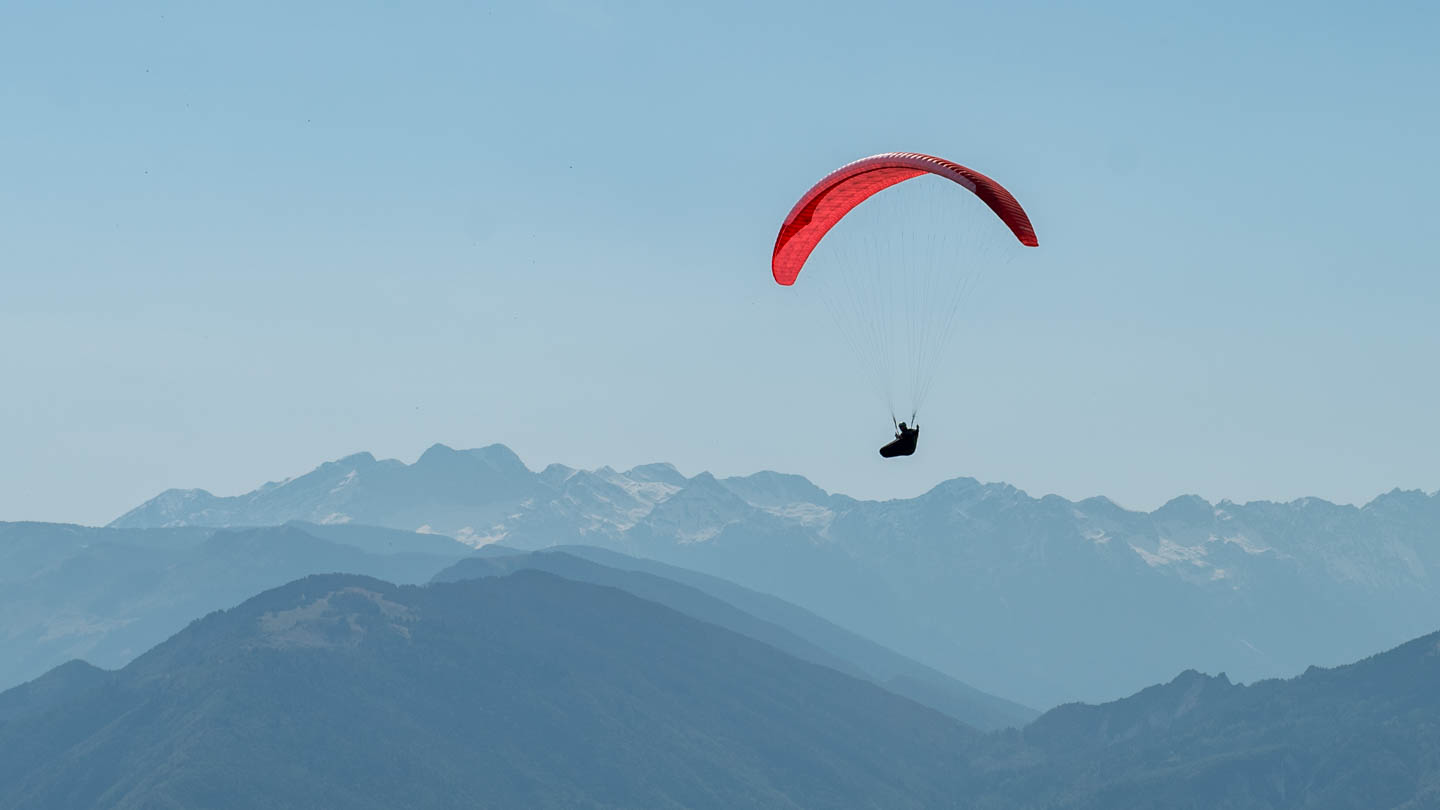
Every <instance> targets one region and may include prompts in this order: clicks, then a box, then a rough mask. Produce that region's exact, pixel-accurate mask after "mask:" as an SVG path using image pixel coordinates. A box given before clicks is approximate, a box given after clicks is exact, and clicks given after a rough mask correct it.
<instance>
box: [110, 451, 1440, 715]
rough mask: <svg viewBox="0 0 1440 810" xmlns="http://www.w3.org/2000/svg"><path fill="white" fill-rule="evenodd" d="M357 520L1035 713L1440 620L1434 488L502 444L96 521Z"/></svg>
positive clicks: (1380, 645) (1296, 657) (1371, 642)
mask: <svg viewBox="0 0 1440 810" xmlns="http://www.w3.org/2000/svg"><path fill="white" fill-rule="evenodd" d="M292 520H304V521H310V522H313V523H315V524H317V525H330V526H334V525H347V524H373V525H377V526H386V527H391V528H396V529H404V530H407V531H412V532H426V533H438V534H443V535H447V536H450V537H453V538H455V539H457V540H460V541H462V542H465V543H468V544H471V545H476V546H483V545H486V544H491V543H502V544H503V545H505V546H508V547H512V548H516V549H540V548H546V547H550V546H560V545H575V544H584V545H589V546H599V547H603V548H608V549H612V550H615V551H619V552H623V553H625V554H629V555H632V556H638V557H645V558H649V559H653V560H657V561H661V562H666V563H670V564H673V565H678V566H681V567H684V568H687V569H693V570H696V571H700V572H704V573H708V574H712V575H715V576H719V577H722V578H724V579H727V580H730V581H733V582H735V583H737V584H739V585H742V586H745V587H748V588H751V589H754V590H757V591H761V592H764V593H769V594H773V595H775V596H778V597H780V598H783V599H785V600H787V601H789V602H793V603H795V604H797V605H799V606H801V607H803V608H806V609H808V610H810V611H813V612H814V613H817V614H819V615H821V616H824V617H825V618H826V619H829V620H831V621H833V622H835V623H837V624H839V625H840V626H842V627H845V628H846V629H848V630H851V631H854V632H857V633H859V634H860V635H862V636H865V637H868V638H871V639H874V640H875V641H877V642H879V643H881V644H883V645H885V646H887V647H890V648H892V649H894V650H896V651H897V652H899V653H901V654H904V655H906V656H908V657H910V658H913V659H915V660H918V661H920V662H922V663H924V664H926V665H928V666H931V667H934V668H935V669H937V670H940V671H941V672H944V673H946V674H947V675H949V676H952V677H954V678H957V679H959V680H962V681H964V682H966V683H970V684H973V685H975V686H976V687H978V688H980V689H982V690H984V691H986V692H989V693H992V694H1000V695H1004V696H1005V697H1007V698H1011V699H1014V700H1017V701H1019V702H1020V703H1024V704H1028V705H1032V706H1053V705H1057V704H1059V703H1063V702H1068V701H1073V700H1090V701H1095V700H1104V699H1111V698H1115V697H1119V696H1122V695H1125V694H1128V693H1130V692H1133V691H1134V690H1136V689H1139V688H1142V687H1144V686H1145V685H1147V684H1150V683H1155V682H1158V681H1163V680H1166V679H1168V678H1169V677H1171V676H1172V675H1173V673H1175V672H1177V671H1181V670H1184V669H1187V668H1197V669H1206V670H1210V671H1226V672H1229V673H1230V674H1231V675H1232V676H1234V677H1237V678H1239V679H1242V680H1245V681H1250V680H1256V679H1260V678H1269V677H1278V676H1285V675H1291V674H1294V673H1297V672H1300V671H1302V670H1303V669H1304V668H1305V667H1306V666H1308V665H1310V664H1315V663H1318V664H1322V665H1331V664H1338V663H1341V662H1344V661H1347V660H1354V659H1356V658H1360V657H1362V656H1364V655H1367V654H1370V653H1372V652H1374V651H1375V650H1379V649H1384V648H1386V647H1389V646H1393V645H1395V644H1398V643H1400V642H1402V641H1403V640H1405V639H1406V638H1411V637H1414V636H1417V635H1419V634H1421V633H1424V632H1426V631H1428V630H1430V629H1432V628H1433V627H1435V626H1437V625H1440V581H1437V578H1436V572H1440V496H1437V495H1436V494H1426V493H1423V492H1419V491H1401V490H1396V491H1393V492H1390V493H1387V494H1385V495H1382V496H1380V497H1378V498H1376V499H1375V500H1373V501H1372V502H1370V503H1368V504H1366V505H1364V506H1361V507H1355V506H1346V505H1337V504H1333V503H1328V502H1326V501H1323V500H1319V499H1314V498H1304V499H1300V500H1296V501H1292V502H1289V503H1272V502H1266V501H1259V502H1252V503H1245V504H1237V503H1232V502H1229V501H1221V502H1220V503H1218V504H1212V503H1209V502H1206V501H1205V500H1203V499H1201V498H1199V497H1196V496H1181V497H1177V498H1175V499H1174V500H1172V501H1170V502H1169V503H1167V504H1165V505H1164V506H1162V507H1161V508H1159V509H1157V510H1155V511H1153V512H1148V513H1147V512H1137V511H1132V510H1127V509H1124V508H1121V507H1120V506H1118V505H1116V504H1115V503H1113V502H1111V501H1109V500H1107V499H1105V498H1103V497H1095V498H1088V499H1085V500H1082V501H1070V500H1067V499H1064V498H1061V497H1058V496H1055V495H1046V496H1044V497H1039V498H1036V497H1032V496H1030V495H1028V494H1027V493H1025V492H1023V491H1021V490H1019V489H1016V488H1015V487H1013V486H1009V485H1006V484H985V483H980V482H977V481H975V480H973V479H969V478H957V479H953V480H950V481H945V482H943V483H941V484H939V485H938V486H936V487H935V488H933V489H932V490H930V491H929V492H926V493H924V494H922V495H920V496H917V497H914V498H909V499H900V500H891V501H864V500H857V499H854V498H849V497H846V496H844V495H838V494H830V493H827V492H825V491H823V490H821V489H820V488H818V487H816V486H814V485H813V484H811V483H810V482H809V481H808V480H806V479H805V478H803V477H800V476H796V475H786V474H781V473H775V472H761V473H756V474H754V475H749V476H743V477H731V478H723V479H720V478H716V477H714V476H712V475H710V474H708V473H700V474H698V475H694V476H685V475H683V474H681V473H680V472H679V471H678V470H676V469H675V468H674V467H673V466H670V465H668V464H649V465H644V466H640V467H636V468H634V469H631V470H627V471H625V472H618V471H615V470H612V469H610V468H608V467H602V468H600V469H598V470H577V469H573V468H569V467H565V466H561V465H551V466H549V467H546V468H545V469H543V470H541V471H539V472H534V471H532V470H530V469H529V468H528V467H527V466H526V465H525V464H524V463H523V462H522V461H521V460H520V459H519V458H518V457H517V456H516V455H515V454H514V453H513V452H511V451H510V450H509V449H507V448H505V447H504V446H501V445H492V446H490V447H486V448H481V449H476V450H463V451H459V450H452V449H450V448H448V447H445V446H443V445H436V446H434V447H431V448H430V449H429V450H427V451H426V452H425V453H424V454H423V455H422V456H421V457H420V458H419V459H418V460H417V461H416V462H415V463H414V464H404V463H402V462H399V461H395V460H383V461H382V460H377V459H375V458H374V457H373V456H371V455H370V454H368V453H360V454H356V455H352V456H348V457H346V458H343V459H340V460H338V461H334V462H329V463H326V464H322V465H321V466H320V467H318V468H317V469H315V470H313V471H311V472H310V473H307V474H305V475H302V476H299V477H296V478H293V479H287V480H284V481H279V482H273V483H269V484H266V485H264V486H262V487H260V488H259V489H257V490H255V491H253V492H250V493H247V494H244V495H239V496H233V497H217V496H214V495H211V494H209V493H207V492H204V491H202V490H171V491H167V492H165V493H162V494H160V495H159V496H157V497H156V498H154V499H152V500H150V501H148V502H146V503H145V504H142V505H140V506H139V507H137V508H136V509H134V510H132V511H130V512H128V513H126V514H125V515H123V516H121V517H120V518H118V519H117V520H116V521H114V523H112V524H111V525H112V527H115V528H124V529H134V528H142V527H148V528H167V527H168V528H171V529H179V528H186V527H197V526H209V527H240V526H260V525H275V524H281V523H285V522H286V521H292Z"/></svg>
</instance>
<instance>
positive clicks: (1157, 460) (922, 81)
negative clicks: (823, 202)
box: [0, 2, 1440, 523]
mask: <svg viewBox="0 0 1440 810" xmlns="http://www.w3.org/2000/svg"><path fill="white" fill-rule="evenodd" d="M1375 5H1380V4H1375ZM881 8H882V7H881V6H879V5H875V4H847V3H813V4H770V3H754V4H746V3H734V2H726V3H723V4H722V3H712V4H704V5H701V4H670V3H625V4H609V5H602V4H573V3H565V2H551V3H522V4H514V5H494V6H486V5H482V4H449V3H427V4H367V3H338V2H337V3H301V4H293V3H264V2H251V3H244V4H238V3H236V4H223V5H221V4H193V3H145V2H137V3H130V4H124V7H123V8H122V7H121V6H118V5H114V4H80V3H11V4H9V5H7V6H6V7H5V10H4V11H3V18H4V20H3V24H0V104H3V109H4V110H5V114H4V121H5V124H4V126H0V254H3V256H0V282H3V286H0V380H3V386H0V389H3V392H4V393H3V396H0V409H3V413H0V416H3V421H0V447H3V454H4V458H5V463H4V464H3V465H0V519H11V520H20V519H39V520H63V521H77V522H91V523H93V522H104V521H107V520H109V519H111V518H112V517H114V516H115V515H117V514H119V513H120V512H122V511H124V510H125V509H127V508H129V507H130V506H132V505H134V504H135V503H138V502H139V501H140V500H142V499H144V498H146V497H149V496H151V495H154V494H155V493H156V492H158V491H160V490H162V489H164V488H167V487H172V486H174V487H192V486H193V487H204V488H207V489H210V490H211V491H213V492H216V493H219V494H233V493H236V492H240V491H244V490H248V489H250V488H252V487H253V486H255V485H258V484H259V483H261V482H263V481H265V480H268V479H272V478H278V477H283V476H287V475H294V474H299V473H301V472H304V471H306V470H308V469H309V468H311V467H313V466H314V465H315V464H317V463H319V462H321V461H323V460H327V459H330V458H335V457H338V456H341V455H345V454H347V453H350V452H354V451H358V450H370V451H372V452H374V453H376V454H377V455H380V456H390V457H398V458H401V459H404V460H407V461H409V460H413V459H414V458H415V457H417V456H418V455H419V454H420V452H421V451H423V450H424V448H425V447H426V446H428V445H429V444H431V443H433V442H437V441H440V442H445V443H447V444H451V445H453V446H458V447H467V446H478V445H483V444H488V443H491V442H503V443H505V444H508V445H509V446H511V447H512V448H514V449H515V450H516V451H517V452H518V453H520V455H521V456H522V457H523V458H524V459H525V460H526V461H527V462H528V463H529V464H530V465H531V466H532V467H535V468H539V467H543V466H544V465H545V464H547V463H550V462H554V461H559V462H563V463H568V464H572V465H578V466H598V465H601V464H610V465H613V466H616V467H621V468H623V467H628V466H630V465H633V464H637V463H643V462H648V461H654V460H669V461H672V462H674V463H676V464H677V466H679V467H680V468H681V469H682V470H683V471H684V472H686V473H696V472H699V471H701V470H711V471H713V472H715V473H717V474H735V473H746V472H751V471H754V470H758V469H762V468H773V469H781V470H786V471H792V472H798V473H802V474H805V475H807V476H809V477H811V478H812V479H813V480H815V481H816V482H817V483H819V484H821V485H822V486H825V487H826V488H829V489H832V490H838V491H843V492H847V493H850V494H855V495H859V496H866V497H891V496H904V495H911V494H915V493H918V492H921V491H923V490H925V489H927V488H929V487H930V486H932V485H933V484H934V483H936V482H938V481H940V480H943V479H945V478H950V477H954V476H958V475H970V476H975V477H977V478H980V479H982V480H1005V481H1009V482H1011V483H1014V484H1016V485H1018V486H1020V487H1022V488H1024V489H1026V490H1028V491H1030V492H1032V493H1034V494H1042V493H1047V492H1057V493H1060V494H1062V495H1066V496H1069V497H1085V496H1089V495H1092V494H1106V495H1109V496H1110V497H1112V498H1114V499H1115V500H1116V501H1118V502H1120V503H1122V504H1124V505H1127V506H1134V507H1145V508H1150V507H1154V506H1156V505H1158V504H1159V503H1162V502H1163V501H1165V500H1167V499H1168V498H1169V497H1171V496H1173V495H1176V494H1179V493H1182V492H1195V493H1199V494H1201V495H1203V496H1205V497H1207V498H1211V499H1219V498H1231V499H1235V500H1249V499H1259V498H1277V499H1288V498H1292V497H1298V496H1301V495H1317V496H1321V497H1327V498H1331V499H1334V500H1340V501H1350V502H1355V501H1360V502H1363V501H1365V500H1368V499H1369V498H1370V497H1373V496H1374V495H1375V494H1377V493H1379V492H1381V491H1384V490H1388V489H1390V488H1392V487H1396V486H1400V487H1406V488H1415V487H1419V488H1424V489H1427V490H1433V489H1435V488H1437V487H1440V471H1437V468H1436V467H1435V464H1434V459H1435V458H1436V457H1437V455H1440V420H1437V419H1436V418H1435V415H1434V414H1435V403H1436V401H1437V399H1440V382H1437V376H1440V375H1436V374H1435V373H1434V365H1435V358H1436V357H1437V355H1440V326H1437V321H1436V318H1435V306H1436V302H1437V301H1440V280H1437V272H1436V271H1437V269H1440V267H1437V260H1436V255H1435V252H1434V246H1433V238H1432V236H1431V235H1432V234H1433V224H1432V223H1433V221H1434V219H1435V216H1436V213H1437V204H1436V202H1435V201H1434V189H1435V188H1436V186H1437V181H1440V166H1437V160H1436V157H1435V150H1434V144H1435V143H1436V139H1437V135H1440V113H1437V109H1440V104H1436V103H1435V101H1436V99H1435V84H1436V80H1437V78H1440V56H1437V53H1440V49H1437V48H1435V47H1434V41H1433V40H1434V34H1435V32H1436V31H1437V30H1440V14H1437V11H1436V10H1435V7H1434V6H1433V4H1425V3H1388V4H1383V7H1380V8H1376V7H1373V6H1372V5H1370V4H1360V3H1354V4H1335V3H1278V2H1277V3H1265V4H1248V3H1203V4H1199V3H1196V4H1179V3H1166V4H1153V3H1139V2H1134V3H1131V2H1108V3H1107V2H1095V3H1086V4H1040V3H1025V2H1007V3H994V4H968V5H967V4H938V3H937V4H925V3H912V4H887V5H886V6H885V8H886V9H888V10H886V11H883V12H882V11H880V9H881ZM890 150H903V151H922V152H931V153H934V154H939V155H943V156H946V157H950V158H952V159H954V160H957V161H959V162H962V163H965V164H967V165H970V166H973V167H974V168H976V169H979V170H980V171H983V172H985V173H987V174H990V175H991V176H993V177H995V178H997V179H1000V180H1001V181H1002V182H1004V183H1005V184H1006V185H1007V186H1008V187H1009V188H1010V189H1011V190H1012V191H1013V192H1014V193H1015V194H1016V195H1017V196H1018V197H1019V198H1020V199H1021V200H1022V201H1023V202H1024V203H1025V205H1026V208H1027V209H1028V210H1029V211H1030V213H1031V217H1032V219H1033V220H1034V222H1035V225H1036V229H1037V231H1038V232H1039V234H1040V240H1041V247H1040V248H1039V249H1038V250H1036V251H1031V252H1028V253H1027V254H1026V255H1025V256H1024V257H1023V259H1021V260H1018V261H1016V262H1015V263H1013V264H1011V265H1010V266H1008V267H1006V268H1005V271H1004V272H1003V273H1000V274H991V275H989V276H987V277H986V279H985V283H984V286H983V287H982V289H981V290H980V293H979V297H978V298H977V299H976V300H975V301H974V302H973V306H971V307H970V308H969V310H968V313H969V315H968V318H967V322H966V323H965V325H964V327H963V329H962V331H961V332H960V336H959V340H958V341H957V342H956V344H955V345H954V346H952V348H951V351H950V355H949V357H948V359H947V367H946V371H945V373H944V375H943V379H942V381H941V383H940V384H939V385H938V386H937V388H936V390H935V392H934V393H933V394H932V395H931V398H930V401H929V405H928V411H929V414H928V418H927V420H926V421H925V425H926V428H927V431H926V436H925V442H924V444H923V446H922V448H921V454H920V455H917V456H916V457H915V458H913V459H911V460H909V461H908V462H906V463H904V464H894V463H885V462H882V461H881V460H880V459H879V458H878V457H877V456H875V451H874V448H875V446H878V444H880V443H881V442H882V441H883V440H884V439H885V437H886V435H887V432H888V424H887V416H886V415H885V414H884V413H883V412H877V410H876V406H875V404H874V400H873V398H872V397H871V396H870V395H869V393H868V390H867V388H866V387H865V384H864V382H863V380H862V379H861V378H860V376H859V375H858V374H857V373H855V372H854V370H853V369H852V368H851V367H850V366H851V365H852V361H851V358H850V357H848V356H847V355H846V354H845V353H844V352H843V351H841V350H839V349H838V348H837V346H836V345H835V336H834V330H833V326H832V325H831V324H830V323H829V322H828V320H827V317H826V315H825V314H824V313H823V312H818V311H816V310H815V309H814V308H813V307H808V306H806V305H804V303H803V301H800V300H799V299H797V297H796V296H795V295H791V294H790V293H793V292H796V291H794V290H782V289H779V288H777V287H776V286H775V285H774V284H773V283H772V282H771V281H770V278H769V267H768V262H769V252H770V248H771V246H772V244H773V241H774V235H775V230H776V228H777V227H778V224H779V221H780V219H781V218H782V217H783V216H784V214H785V212H786V211H787V210H788V209H789V207H790V205H791V203H792V202H793V201H794V199H795V198H796V197H797V196H798V195H799V194H800V192H801V191H803V190H804V189H805V188H806V187H807V186H808V185H809V184H810V183H811V182H813V181H814V180H815V179H817V178H818V177H820V176H821V175H823V174H824V173H825V172H826V171H828V170H830V169H831V168H833V167H835V166H837V165H839V164H841V163H844V162H846V161H849V160H851V159H854V158H856V157H860V156H863V155H867V154H871V153H875V152H882V151H890Z"/></svg>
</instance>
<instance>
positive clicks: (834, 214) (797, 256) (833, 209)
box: [770, 152, 1040, 286]
mask: <svg viewBox="0 0 1440 810" xmlns="http://www.w3.org/2000/svg"><path fill="white" fill-rule="evenodd" d="M922 174H933V175H937V176H939V177H943V178H945V179H947V180H953V181H954V182H956V183H959V184H960V185H962V186H964V187H965V188H967V189H969V190H970V191H972V192H974V193H975V196H977V197H979V198H980V199H981V200H982V201H984V203H985V204H986V205H988V206H990V210H992V211H994V212H995V214H996V215H997V216H999V217H1000V219H1001V221H1003V222H1004V223H1005V224H1006V225H1007V226H1009V228H1010V230H1011V232H1012V233H1014V234H1015V238H1016V239H1019V240H1020V244H1022V245H1026V246H1029V247H1036V246H1037V245H1039V244H1040V243H1039V241H1037V240H1036V238H1035V229H1034V227H1032V226H1031V225H1030V218H1029V217H1027V216H1025V209H1023V208H1021V207H1020V203H1019V202H1017V201H1016V200H1015V198H1014V197H1013V196H1012V195H1011V194H1010V192H1008V191H1006V190H1005V187H1004V186H1001V185H1000V184H999V183H997V182H995V181H994V180H991V179H990V178H988V177H986V176H985V175H983V174H981V173H979V172H977V171H973V170H971V169H967V168H965V167H964V166H961V165H960V164H958V163H951V162H950V161H948V160H944V159H943V158H938V157H932V156H930V155H920V154H916V153H914V152H887V153H885V154H883V155H874V156H872V157H867V158H862V159H860V160H857V161H855V162H854V163H850V164H847V165H845V166H841V167H840V168H838V169H836V170H835V171H833V172H831V173H830V174H829V175H827V176H826V177H825V179H823V180H821V181H820V182H819V183H816V184H815V186H814V187H813V188H811V189H810V190H809V191H807V192H805V196H803V197H801V198H800V202H797V203H795V207H794V208H792V209H790V215H789V216H787V217H785V224H783V225H781V226H780V235H779V236H778V237H776V239H775V254H774V256H773V257H772V258H771V260H770V269H771V272H772V273H774V275H775V281H776V282H778V283H780V284H784V285H786V286H789V285H791V284H794V283H795V279H796V277H797V276H799V275H800V268H802V267H804V266H805V260H806V259H808V258H810V252H811V251H813V250H814V249H815V246H816V245H818V244H819V243H820V240H821V239H823V238H824V237H825V234H826V233H828V232H829V231H830V229H831V228H833V227H835V223H837V222H839V221H840V220H841V219H843V218H844V217H845V215H846V214H848V213H850V211H851V210H852V209H853V208H855V206H857V205H859V204H860V203H862V202H865V200H867V199H869V198H870V196H871V195H873V194H875V193H876V192H878V191H882V190H884V189H887V188H889V187H890V186H893V185H895V184H896V183H900V182H904V181H906V180H909V179H910V178H912V177H918V176H920V175H922Z"/></svg>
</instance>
